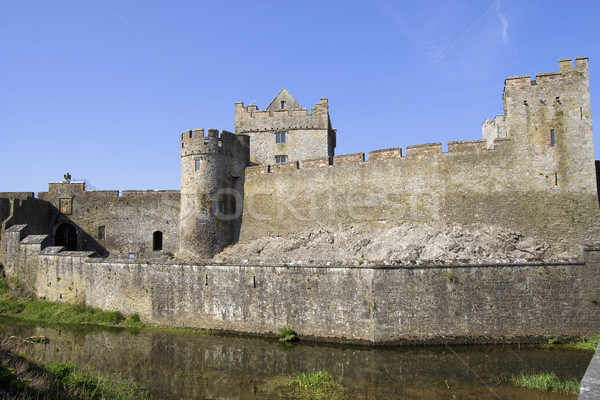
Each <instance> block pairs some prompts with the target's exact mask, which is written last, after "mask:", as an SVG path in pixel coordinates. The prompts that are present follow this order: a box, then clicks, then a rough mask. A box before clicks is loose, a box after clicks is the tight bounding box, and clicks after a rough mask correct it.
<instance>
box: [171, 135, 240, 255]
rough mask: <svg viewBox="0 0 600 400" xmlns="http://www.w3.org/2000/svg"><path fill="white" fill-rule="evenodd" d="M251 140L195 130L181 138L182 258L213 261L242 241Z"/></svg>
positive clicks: (180, 253)
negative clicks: (239, 239) (229, 247)
mask: <svg viewBox="0 0 600 400" xmlns="http://www.w3.org/2000/svg"><path fill="white" fill-rule="evenodd" d="M248 164H249V138H248V137H247V136H244V135H235V134H233V133H230V132H226V131H222V132H221V135H220V136H219V131H218V130H217V129H209V130H208V135H207V136H204V129H194V130H190V131H186V132H184V133H182V134H181V210H180V230H181V236H180V245H179V254H178V256H179V257H181V258H211V257H212V256H214V255H215V254H216V253H218V252H219V251H221V250H222V249H223V248H225V247H226V246H228V245H229V244H231V243H232V242H233V241H235V240H237V237H238V236H239V227H240V224H241V207H242V204H243V183H244V169H245V168H246V166H248Z"/></svg>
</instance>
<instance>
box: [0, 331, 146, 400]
mask: <svg viewBox="0 0 600 400" xmlns="http://www.w3.org/2000/svg"><path fill="white" fill-rule="evenodd" d="M24 343H26V342H25V341H16V340H15V339H3V340H2V341H0V387H2V388H3V389H4V390H5V391H6V392H7V394H10V396H9V397H10V398H19V399H40V398H42V399H82V400H83V399H86V400H88V399H89V400H95V399H116V400H129V399H142V400H144V399H149V398H151V396H150V395H149V394H148V392H147V391H146V390H144V389H142V388H141V387H140V386H139V384H138V383H136V382H135V381H133V380H131V379H126V378H123V377H122V376H121V375H112V374H111V375H109V374H99V373H96V372H95V371H94V370H93V369H92V368H91V367H86V368H80V367H78V366H77V365H75V364H73V363H70V362H50V363H40V362H36V361H34V360H32V359H30V358H28V356H27V355H26V354H27V353H30V350H31V346H35V345H32V344H28V345H26V344H24Z"/></svg>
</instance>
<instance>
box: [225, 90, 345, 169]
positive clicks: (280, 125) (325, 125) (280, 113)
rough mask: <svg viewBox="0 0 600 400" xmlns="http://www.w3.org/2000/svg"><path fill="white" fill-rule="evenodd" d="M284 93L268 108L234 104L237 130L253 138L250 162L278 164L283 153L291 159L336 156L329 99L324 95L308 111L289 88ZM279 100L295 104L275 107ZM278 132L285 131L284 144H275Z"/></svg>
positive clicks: (251, 140)
mask: <svg viewBox="0 0 600 400" xmlns="http://www.w3.org/2000/svg"><path fill="white" fill-rule="evenodd" d="M284 90H285V89H283V90H282V92H283V91H284ZM282 92H280V94H279V95H277V96H276V97H275V99H274V100H273V103H272V104H271V105H270V106H269V108H268V109H266V110H258V108H257V107H256V106H255V105H249V106H244V103H241V102H240V103H236V104H235V132H236V133H241V134H244V135H248V136H249V137H250V161H251V162H253V163H254V164H259V165H263V164H273V163H275V156H281V155H285V156H287V158H288V160H290V161H296V160H308V159H313V158H319V157H331V156H333V151H334V148H335V131H334V130H333V129H332V128H331V123H330V121H329V107H328V102H327V99H324V98H322V99H321V101H320V102H318V103H317V104H316V105H315V107H314V108H312V109H311V112H310V113H309V112H308V110H307V109H305V108H301V107H300V106H299V105H298V104H297V103H296V101H295V100H294V99H293V97H291V95H289V93H287V91H286V92H284V93H282ZM283 94H285V96H284V95H283ZM280 99H285V100H283V101H286V102H287V103H292V102H293V103H294V104H295V105H296V107H292V109H287V108H286V109H278V108H275V107H274V105H276V103H278V101H279V100H280ZM276 131H284V132H286V135H287V136H286V142H285V143H276V141H275V132H276Z"/></svg>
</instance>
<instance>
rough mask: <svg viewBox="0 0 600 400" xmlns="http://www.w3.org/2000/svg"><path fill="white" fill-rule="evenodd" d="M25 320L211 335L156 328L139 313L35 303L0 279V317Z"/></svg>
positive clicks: (22, 289)
mask: <svg viewBox="0 0 600 400" xmlns="http://www.w3.org/2000/svg"><path fill="white" fill-rule="evenodd" d="M2 315H5V316H9V317H15V318H19V319H22V320H27V321H36V322H40V321H44V322H52V323H61V324H79V325H100V326H109V327H120V328H148V329H158V330H164V331H169V332H178V333H196V334H197V333H201V334H207V333H210V332H209V331H206V330H201V329H193V328H181V327H170V326H159V325H152V324H146V323H144V322H142V321H140V317H139V315H138V314H132V315H129V316H124V315H123V314H122V313H121V312H119V311H105V310H101V309H99V308H95V307H88V306H86V305H85V304H83V303H75V304H70V303H60V302H53V301H46V300H37V299H35V297H34V296H33V295H31V294H30V293H28V292H27V290H26V289H25V286H24V285H23V284H22V283H21V282H19V281H18V280H16V279H10V280H9V282H7V281H6V280H5V279H4V278H2V277H0V316H2Z"/></svg>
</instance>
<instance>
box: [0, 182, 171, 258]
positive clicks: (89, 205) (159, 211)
mask: <svg viewBox="0 0 600 400" xmlns="http://www.w3.org/2000/svg"><path fill="white" fill-rule="evenodd" d="M21 197H23V196H21ZM0 199H4V200H2V201H4V202H6V203H9V204H10V203H11V202H14V204H15V205H14V206H13V207H12V208H13V214H11V215H12V216H11V217H10V218H9V219H4V220H3V226H2V230H5V229H6V228H9V227H10V226H12V225H15V224H25V225H27V229H28V232H27V233H28V234H29V233H39V234H49V235H50V238H49V240H50V243H51V244H53V243H54V234H55V232H56V229H57V228H58V227H59V226H60V225H61V224H63V223H69V224H71V225H73V226H74V227H75V228H76V230H77V237H78V240H77V249H78V250H82V249H85V250H93V251H96V252H98V253H99V254H106V253H111V254H127V253H130V252H133V253H152V244H153V243H152V235H153V232H155V231H161V232H162V233H163V251H164V252H169V253H175V252H176V251H177V250H178V249H179V207H180V192H179V191H178V190H125V191H123V192H122V193H121V194H120V193H119V191H117V190H92V191H88V190H84V185H83V183H78V182H56V183H50V184H49V190H48V192H40V193H38V198H34V197H33V193H31V196H30V197H26V198H23V199H18V198H15V197H14V196H13V195H12V194H11V193H0ZM61 199H62V200H61ZM61 201H62V204H63V207H65V204H67V205H68V208H69V210H70V212H67V213H65V212H64V211H68V210H65V209H63V210H62V211H61V209H60V208H61ZM0 204H1V203H0ZM102 226H103V227H104V235H103V237H102V238H101V237H100V235H99V228H100V227H102ZM0 251H1V249H0Z"/></svg>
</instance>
